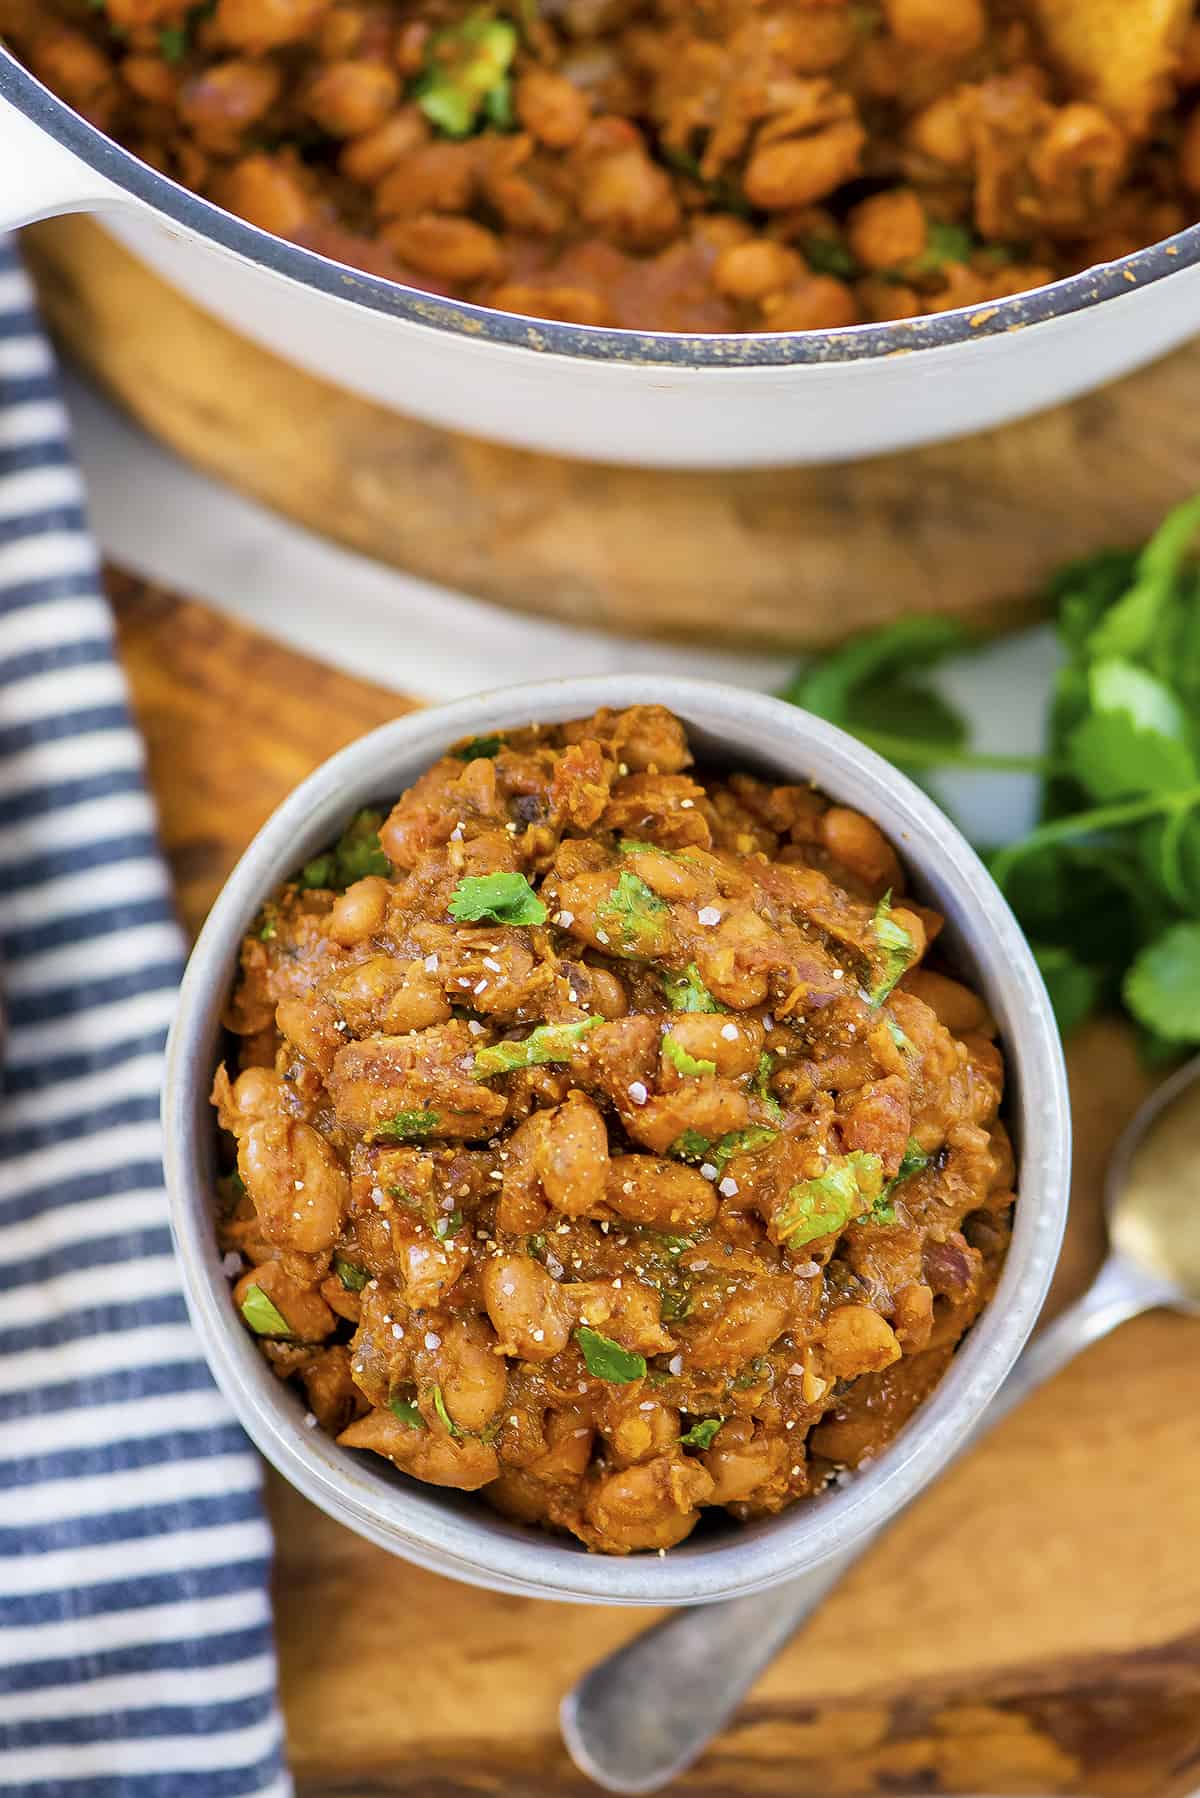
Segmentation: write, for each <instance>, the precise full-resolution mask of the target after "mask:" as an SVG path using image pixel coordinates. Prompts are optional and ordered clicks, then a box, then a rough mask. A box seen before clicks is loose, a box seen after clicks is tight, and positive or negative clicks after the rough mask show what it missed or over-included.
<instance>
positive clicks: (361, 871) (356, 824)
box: [296, 811, 392, 891]
mask: <svg viewBox="0 0 1200 1798" xmlns="http://www.w3.org/2000/svg"><path fill="white" fill-rule="evenodd" d="M382 823H383V813H382V812H372V811H362V812H359V813H357V814H356V816H355V817H354V818H353V819H352V820H351V822H350V824H349V825H348V826H347V828H346V829H345V830H344V831H343V832H342V835H341V837H340V838H339V839H338V842H337V845H336V847H335V848H333V849H329V850H327V851H326V852H325V853H324V854H323V855H314V856H313V858H312V860H311V861H307V862H305V864H304V866H303V867H302V868H301V870H300V872H299V874H298V875H297V876H296V884H297V885H298V886H299V887H300V888H301V889H312V888H328V889H329V890H331V891H344V890H345V888H346V887H349V886H353V885H354V882H355V881H356V880H365V879H366V877H367V875H368V874H379V875H382V876H384V877H385V878H386V876H387V875H389V874H390V873H391V871H392V864H391V862H390V861H389V860H388V858H387V856H386V855H385V854H384V853H383V850H382V848H381V847H380V843H379V827H380V825H381V824H382Z"/></svg>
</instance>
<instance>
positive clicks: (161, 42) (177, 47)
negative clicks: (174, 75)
mask: <svg viewBox="0 0 1200 1798" xmlns="http://www.w3.org/2000/svg"><path fill="white" fill-rule="evenodd" d="M158 47H159V50H160V51H161V52H162V59H163V61H164V62H169V63H172V64H174V63H181V62H182V61H183V59H184V57H185V56H186V55H187V53H188V28H187V26H186V25H160V27H159V31H158Z"/></svg>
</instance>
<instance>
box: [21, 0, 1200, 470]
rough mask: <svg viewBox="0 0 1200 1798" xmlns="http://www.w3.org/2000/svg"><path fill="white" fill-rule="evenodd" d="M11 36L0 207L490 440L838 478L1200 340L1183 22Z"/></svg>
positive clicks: (105, 9) (105, 11) (294, 9)
mask: <svg viewBox="0 0 1200 1798" xmlns="http://www.w3.org/2000/svg"><path fill="white" fill-rule="evenodd" d="M0 36H3V38H4V41H5V43H6V44H7V45H8V46H9V47H10V48H11V50H12V51H13V53H14V54H13V56H12V57H9V56H7V55H4V54H3V53H0V167H4V166H7V167H8V168H10V169H14V170H18V171H19V172H20V177H21V178H20V180H19V181H17V182H14V183H13V189H12V192H11V193H10V194H9V195H7V196H5V195H4V192H3V185H2V183H0V216H2V215H3V214H4V213H5V211H6V210H7V211H9V212H11V214H12V216H13V218H14V219H15V218H16V217H17V216H18V215H19V216H23V217H30V216H42V215H45V214H46V213H50V212H54V211H62V210H66V209H70V208H72V207H89V208H94V209H99V210H101V211H102V213H103V216H104V218H105V221H106V224H107V226H108V227H109V228H111V229H112V230H114V231H116V232H117V234H118V235H119V236H121V237H122V238H124V239H126V240H127V241H128V242H129V243H130V244H131V246H132V247H133V248H134V249H135V250H136V251H137V253H138V254H139V255H140V256H142V257H144V258H145V259H146V260H148V261H149V262H150V263H151V264H152V265H153V266H155V267H156V268H158V269H160V271H161V272H163V273H164V274H166V275H167V276H168V277H169V278H170V279H171V280H172V281H173V282H174V283H175V284H176V285H182V286H184V287H185V288H186V289H187V290H188V291H190V292H192V293H193V294H194V295H195V296H196V297H197V298H198V299H200V300H201V301H202V302H203V303H204V304H207V305H210V306H212V307H213V308H214V309H216V310H217V311H218V312H219V313H220V314H221V315H222V316H223V317H226V318H228V319H231V320H232V321H233V322H234V323H236V324H238V325H240V326H241V327H242V328H243V329H245V330H246V331H247V332H249V334H251V335H253V336H257V337H258V338H260V339H261V340H262V341H264V342H266V343H268V344H269V345H270V346H271V347H272V348H274V349H275V350H277V351H278V352H279V353H281V354H283V355H285V356H291V357H292V358H293V359H294V360H297V361H299V362H301V363H302V364H303V365H304V366H307V367H311V368H313V369H315V370H316V371H317V372H319V373H323V374H326V375H327V376H328V377H329V378H331V379H334V380H337V381H340V382H342V383H344V384H346V385H348V386H351V387H354V388H356V389H357V390H358V391H361V392H365V393H367V394H368V395H369V396H370V397H371V398H373V399H376V400H379V401H384V402H390V403H393V404H394V405H396V406H397V407H398V408H399V409H402V410H407V411H413V412H417V413H420V414H422V415H424V416H427V417H431V418H434V419H437V420H440V421H441V422H444V423H449V424H453V425H456V426H458V427H460V428H463V429H466V430H469V431H471V432H473V433H475V434H481V435H485V436H494V437H498V438H501V439H504V440H506V441H510V442H516V443H524V444H528V445H530V446H531V447H534V448H538V449H543V450H561V451H563V452H565V453H570V454H583V455H589V456H593V457H604V458H610V459H611V458H616V459H619V460H623V461H631V462H647V463H663V464H670V463H674V464H678V465H699V464H709V465H718V466H719V465H722V464H730V465H733V464H742V463H746V464H748V463H751V462H761V463H767V462H772V461H775V462H781V461H789V460H791V461H822V460H834V459H837V458H840V457H845V456H847V455H852V454H861V453H872V452H877V451H879V450H882V449H884V448H887V447H890V446H896V445H899V444H902V443H912V442H920V441H924V440H927V439H929V438H932V437H937V436H941V435H947V434H949V433H950V432H952V431H955V430H957V431H962V430H967V429H980V428H983V427H984V426H985V425H988V424H992V423H995V422H997V421H998V420H1000V419H1001V418H1004V417H1012V416H1015V415H1017V414H1018V413H1019V412H1021V411H1022V410H1029V409H1031V408H1032V407H1033V406H1035V405H1041V404H1046V403H1049V402H1050V401H1053V400H1055V399H1060V398H1063V397H1066V396H1067V395H1068V394H1069V393H1072V392H1077V391H1079V390H1081V389H1082V388H1083V387H1085V386H1089V385H1094V384H1095V383H1096V382H1098V381H1100V380H1102V379H1105V378H1107V377H1108V376H1109V375H1110V374H1112V373H1115V372H1119V371H1120V370H1122V369H1125V368H1129V367H1132V366H1135V365H1136V363H1137V362H1139V361H1143V360H1146V359H1148V358H1149V357H1150V356H1152V355H1154V354H1156V353H1158V352H1159V351H1160V350H1161V349H1162V348H1164V347H1166V345H1167V344H1168V343H1170V342H1174V341H1180V340H1182V338H1184V337H1185V336H1186V335H1189V334H1190V332H1191V329H1192V325H1193V320H1194V300H1192V286H1193V281H1192V272H1193V264H1194V263H1195V261H1196V259H1197V255H1198V254H1200V246H1198V244H1197V227H1196V223H1195V221H1196V218H1197V210H1198V206H1200V122H1198V120H1200V114H1198V112H1197V96H1198V95H1200V30H1198V28H1197V26H1196V23H1195V21H1194V19H1193V7H1192V5H1191V4H1190V0H1145V3H1144V4H1141V5H1137V6H1124V7H1122V6H1120V5H1114V4H1113V0H706V3H705V4H704V5H694V6H686V5H680V4H679V0H520V4H517V3H516V0H405V3H404V4H399V3H398V0H384V3H378V0H375V3H371V4H367V3H365V0H270V3H269V4H266V3H263V0H214V3H213V4H212V5H204V6H196V5H194V4H192V0H91V3H90V4H84V3H83V0H0ZM164 226H167V227H169V231H167V232H164V230H163V227H164ZM214 256H216V257H218V258H219V259H220V262H219V266H218V265H217V264H216V263H215V262H214ZM1167 276H1171V277H1172V279H1171V280H1169V281H1167V280H1165V277H1167ZM1189 301H1191V303H1190V304H1189ZM1114 310H1115V312H1116V313H1117V314H1119V316H1110V315H1111V314H1112V313H1113V312H1114ZM1064 321H1070V329H1069V331H1068V332H1066V333H1065V339H1066V340H1065V341H1064V333H1063V332H1062V331H1059V330H1056V329H1055V327H1056V326H1059V325H1061V324H1063V323H1064ZM1018 327H1020V328H1021V329H1018ZM1033 327H1037V328H1036V329H1033ZM1027 336H1028V338H1029V339H1030V341H1028V342H1026V341H1025V338H1026V337H1027ZM918 350H919V351H930V352H937V353H938V354H937V356H936V362H935V366H933V367H923V366H921V365H920V363H912V362H910V363H906V362H905V360H904V359H903V358H902V357H900V356H899V355H898V352H900V351H909V352H911V351H918ZM514 352H516V353H514ZM922 360H926V359H924V358H922ZM698 374H699V375H701V376H702V377H703V378H702V379H700V380H697V379H696V376H697V375H698ZM938 376H940V377H941V378H940V379H939V378H937V377H938ZM568 396H569V397H568ZM635 408H636V411H637V420H638V428H637V430H636V432H633V431H631V430H630V428H629V418H630V414H631V412H632V411H633V410H634V409H635Z"/></svg>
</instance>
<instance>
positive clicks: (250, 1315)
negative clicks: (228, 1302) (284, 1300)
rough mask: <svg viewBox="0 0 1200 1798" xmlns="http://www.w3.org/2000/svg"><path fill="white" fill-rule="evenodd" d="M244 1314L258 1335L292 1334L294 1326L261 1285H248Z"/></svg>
mask: <svg viewBox="0 0 1200 1798" xmlns="http://www.w3.org/2000/svg"><path fill="white" fill-rule="evenodd" d="M242 1316H243V1317H244V1318H245V1320H246V1322H247V1323H248V1324H249V1325H250V1328H251V1329H252V1330H253V1331H254V1333H255V1335H256V1336H290V1335H291V1334H292V1326H291V1325H290V1324H289V1323H288V1320H287V1318H286V1317H285V1316H284V1315H283V1312H282V1311H280V1310H279V1308H278V1307H277V1306H276V1305H275V1304H274V1303H273V1302H272V1301H271V1300H270V1299H269V1298H268V1297H267V1295H266V1293H265V1292H264V1291H263V1289H262V1287H261V1286H247V1288H246V1292H245V1296H244V1298H243V1299H242Z"/></svg>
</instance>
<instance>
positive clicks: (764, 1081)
mask: <svg viewBox="0 0 1200 1798" xmlns="http://www.w3.org/2000/svg"><path fill="white" fill-rule="evenodd" d="M774 1072H775V1057H774V1056H773V1055H772V1054H771V1053H770V1051H769V1050H767V1049H764V1050H763V1052H762V1054H761V1055H760V1056H759V1058H758V1066H757V1068H756V1069H755V1071H754V1079H753V1081H752V1082H751V1084H752V1086H753V1088H754V1091H755V1093H756V1094H757V1096H758V1099H759V1101H760V1103H761V1104H763V1105H764V1106H765V1107H766V1110H767V1115H768V1117H769V1118H770V1119H771V1120H772V1122H773V1123H776V1124H781V1123H782V1122H783V1106H782V1105H781V1104H780V1103H779V1100H778V1099H777V1098H776V1097H775V1094H774V1093H773V1092H772V1091H771V1076H772V1075H773V1074H774Z"/></svg>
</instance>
